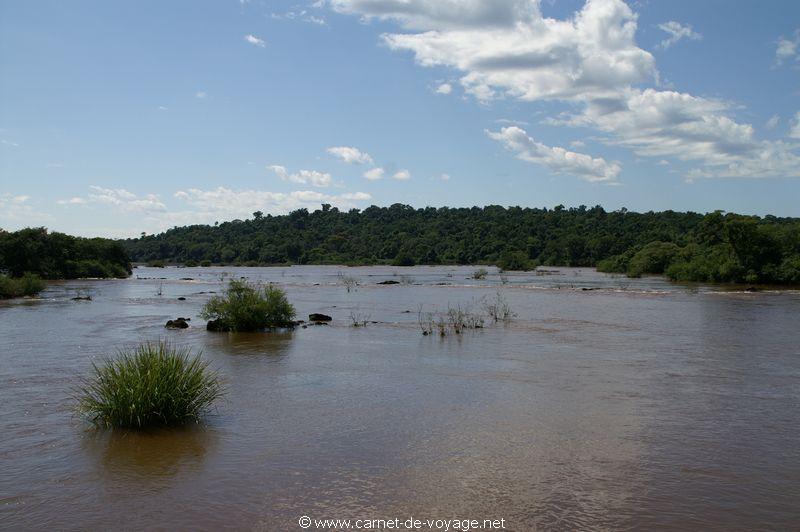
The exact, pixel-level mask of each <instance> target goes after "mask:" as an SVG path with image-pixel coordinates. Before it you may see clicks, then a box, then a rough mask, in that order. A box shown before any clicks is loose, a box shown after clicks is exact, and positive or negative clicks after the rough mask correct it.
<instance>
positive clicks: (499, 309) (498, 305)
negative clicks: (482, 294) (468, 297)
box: [483, 290, 516, 321]
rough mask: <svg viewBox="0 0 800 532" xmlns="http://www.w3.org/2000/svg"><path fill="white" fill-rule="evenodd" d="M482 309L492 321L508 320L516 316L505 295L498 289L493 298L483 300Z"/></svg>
mask: <svg viewBox="0 0 800 532" xmlns="http://www.w3.org/2000/svg"><path fill="white" fill-rule="evenodd" d="M483 309H484V311H485V312H486V314H487V315H488V316H489V317H490V318H492V320H494V321H510V320H511V319H512V318H514V316H516V313H514V311H513V310H511V306H510V305H509V304H508V301H507V300H506V298H505V296H503V294H502V293H500V291H499V290H498V291H497V293H496V294H495V297H494V298H493V299H489V300H485V301H484V303H483Z"/></svg>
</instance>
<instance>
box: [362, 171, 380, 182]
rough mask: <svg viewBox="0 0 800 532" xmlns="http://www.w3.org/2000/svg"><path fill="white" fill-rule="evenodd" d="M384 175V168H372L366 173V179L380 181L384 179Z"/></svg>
mask: <svg viewBox="0 0 800 532" xmlns="http://www.w3.org/2000/svg"><path fill="white" fill-rule="evenodd" d="M383 174H384V170H383V168H372V169H370V170H367V171H366V172H364V177H366V178H367V179H369V180H370V181H377V180H378V179H382V178H383Z"/></svg>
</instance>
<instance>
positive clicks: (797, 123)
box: [789, 111, 800, 139]
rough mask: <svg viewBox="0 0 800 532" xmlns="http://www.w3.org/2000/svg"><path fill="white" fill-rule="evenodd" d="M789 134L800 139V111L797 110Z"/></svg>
mask: <svg viewBox="0 0 800 532" xmlns="http://www.w3.org/2000/svg"><path fill="white" fill-rule="evenodd" d="M789 136H790V137H791V138H793V139H800V111H797V113H795V115H794V120H793V121H792V125H791V128H790V129H789Z"/></svg>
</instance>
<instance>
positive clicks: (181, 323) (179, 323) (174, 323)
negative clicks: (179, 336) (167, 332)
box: [164, 318, 189, 329]
mask: <svg viewBox="0 0 800 532" xmlns="http://www.w3.org/2000/svg"><path fill="white" fill-rule="evenodd" d="M164 327H166V328H167V329H187V328H188V327H189V324H188V323H186V319H185V318H175V319H174V320H169V321H167V324H166V325H165V326H164Z"/></svg>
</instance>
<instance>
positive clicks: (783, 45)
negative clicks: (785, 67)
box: [775, 30, 800, 66]
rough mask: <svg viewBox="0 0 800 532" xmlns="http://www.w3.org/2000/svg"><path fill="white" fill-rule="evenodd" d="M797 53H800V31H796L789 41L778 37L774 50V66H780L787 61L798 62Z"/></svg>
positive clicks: (798, 56)
mask: <svg viewBox="0 0 800 532" xmlns="http://www.w3.org/2000/svg"><path fill="white" fill-rule="evenodd" d="M798 51H800V30H796V31H795V32H794V34H793V35H792V38H791V39H787V38H786V37H783V36H780V37H778V41H777V47H776V48H775V65H776V66H780V65H782V64H784V63H785V62H788V61H799V60H800V55H798Z"/></svg>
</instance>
